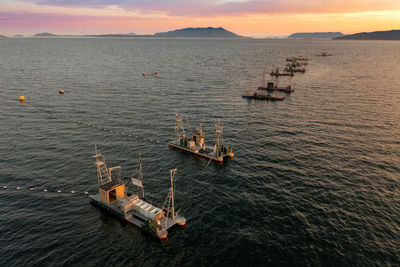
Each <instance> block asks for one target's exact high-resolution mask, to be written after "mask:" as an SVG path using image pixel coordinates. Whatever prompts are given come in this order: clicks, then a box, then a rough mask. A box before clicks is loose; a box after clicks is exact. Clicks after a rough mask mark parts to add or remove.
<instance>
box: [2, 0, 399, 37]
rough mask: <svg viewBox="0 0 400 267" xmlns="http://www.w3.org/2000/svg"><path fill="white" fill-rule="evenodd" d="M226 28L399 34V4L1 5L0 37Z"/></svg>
mask: <svg viewBox="0 0 400 267" xmlns="http://www.w3.org/2000/svg"><path fill="white" fill-rule="evenodd" d="M186 27H223V28H225V29H227V30H230V31H232V32H234V33H236V34H239V35H243V36H251V37H284V36H287V35H290V34H291V33H294V32H328V31H333V32H336V31H340V32H343V33H345V34H351V33H357V32H366V31H378V30H392V29H400V0H169V1H166V0H0V34H2V35H7V36H13V35H15V34H22V35H33V34H35V33H38V32H51V33H55V34H102V33H136V34H153V33H156V32H163V31H169V30H175V29H180V28H186Z"/></svg>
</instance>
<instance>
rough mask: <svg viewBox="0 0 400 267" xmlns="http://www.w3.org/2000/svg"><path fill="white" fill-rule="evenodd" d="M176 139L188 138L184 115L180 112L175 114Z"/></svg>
mask: <svg viewBox="0 0 400 267" xmlns="http://www.w3.org/2000/svg"><path fill="white" fill-rule="evenodd" d="M175 139H176V140H177V141H180V140H182V139H183V140H185V139H186V134H185V127H184V126H183V122H182V116H181V115H178V114H175Z"/></svg>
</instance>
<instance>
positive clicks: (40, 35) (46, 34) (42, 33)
mask: <svg viewBox="0 0 400 267" xmlns="http://www.w3.org/2000/svg"><path fill="white" fill-rule="evenodd" d="M34 36H37V37H42V36H44V37H46V36H58V35H56V34H52V33H49V32H40V33H37V34H35V35H34Z"/></svg>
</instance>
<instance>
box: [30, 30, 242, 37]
mask: <svg viewBox="0 0 400 267" xmlns="http://www.w3.org/2000/svg"><path fill="white" fill-rule="evenodd" d="M56 36H59V37H212V38H221V37H222V38H244V37H243V36H240V35H237V34H235V33H233V32H230V31H228V30H226V29H224V28H222V27H219V28H213V27H207V28H184V29H179V30H174V31H168V32H158V33H155V34H148V35H137V34H134V33H128V34H123V33H116V34H99V35H57V34H53V33H49V32H42V33H37V34H35V35H34V37H56Z"/></svg>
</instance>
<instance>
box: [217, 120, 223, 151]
mask: <svg viewBox="0 0 400 267" xmlns="http://www.w3.org/2000/svg"><path fill="white" fill-rule="evenodd" d="M215 128H216V131H215V133H216V140H215V153H216V156H217V157H218V156H219V151H220V150H221V149H222V148H223V147H224V139H223V138H222V134H223V130H222V126H221V125H220V123H219V120H218V123H217V124H216V125H215Z"/></svg>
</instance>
